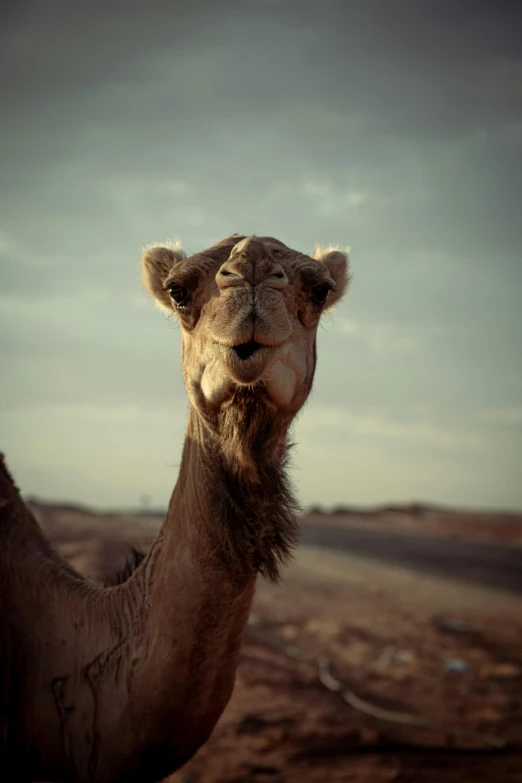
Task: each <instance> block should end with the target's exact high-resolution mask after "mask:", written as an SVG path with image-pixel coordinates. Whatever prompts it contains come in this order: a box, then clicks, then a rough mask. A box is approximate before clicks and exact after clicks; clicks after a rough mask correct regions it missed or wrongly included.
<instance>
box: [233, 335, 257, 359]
mask: <svg viewBox="0 0 522 783" xmlns="http://www.w3.org/2000/svg"><path fill="white" fill-rule="evenodd" d="M259 348H261V344H260V343H258V342H256V341H255V340H249V341H248V342H247V343H241V345H233V346H232V349H233V350H234V351H235V353H236V356H237V357H238V359H241V361H244V360H245V359H250V357H251V356H252V354H254V353H255V352H256V351H258V350H259Z"/></svg>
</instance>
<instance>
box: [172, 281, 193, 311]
mask: <svg viewBox="0 0 522 783" xmlns="http://www.w3.org/2000/svg"><path fill="white" fill-rule="evenodd" d="M168 291H169V294H170V298H171V299H172V301H173V302H174V304H175V305H176V307H177V308H178V310H185V309H186V307H187V304H188V299H189V296H190V294H189V290H188V288H185V286H184V285H178V284H175V285H171V286H170V287H169V289H168Z"/></svg>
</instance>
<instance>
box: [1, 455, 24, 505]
mask: <svg viewBox="0 0 522 783" xmlns="http://www.w3.org/2000/svg"><path fill="white" fill-rule="evenodd" d="M13 489H14V490H16V492H19V491H20V490H19V489H18V487H17V486H16V484H15V480H14V478H13V477H12V476H11V474H10V473H9V470H8V468H7V465H6V462H5V456H4V455H3V454H2V452H0V504H1V505H5V499H6V494H5V491H6V490H8V494H7V497H9V496H10V495H12V492H13ZM2 500H4V502H2Z"/></svg>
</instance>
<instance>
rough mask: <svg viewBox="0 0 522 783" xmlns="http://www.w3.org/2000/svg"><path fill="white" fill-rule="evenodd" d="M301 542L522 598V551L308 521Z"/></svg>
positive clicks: (508, 547)
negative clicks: (500, 590) (519, 595)
mask: <svg viewBox="0 0 522 783" xmlns="http://www.w3.org/2000/svg"><path fill="white" fill-rule="evenodd" d="M301 530H302V541H303V543H306V544H308V545H313V546H321V547H328V548H329V549H335V550H342V551H346V552H348V553H350V554H352V555H363V556H364V557H366V558H371V559H375V560H378V561H381V562H383V561H384V562H386V563H390V564H395V565H400V566H405V567H407V568H411V569H414V570H415V571H418V572H424V573H431V574H436V575H438V576H446V577H450V578H451V579H458V580H461V581H464V582H468V583H474V584H479V585H483V586H487V587H494V588H498V589H503V590H509V591H510V592H513V593H518V594H520V593H522V548H520V547H514V546H509V545H507V544H500V543H484V542H477V541H451V540H447V539H444V538H440V537H435V536H428V535H424V534H423V535H415V534H410V533H400V532H395V531H394V532H388V531H386V530H382V529H380V530H375V529H372V530H364V529H362V528H361V527H360V526H357V527H351V526H349V525H347V526H340V525H332V524H328V522H317V523H316V522H313V521H307V522H305V523H304V524H303V525H302V528H301Z"/></svg>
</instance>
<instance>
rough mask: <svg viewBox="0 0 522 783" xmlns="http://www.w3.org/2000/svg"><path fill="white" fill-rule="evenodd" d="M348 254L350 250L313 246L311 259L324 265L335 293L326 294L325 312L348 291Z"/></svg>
mask: <svg viewBox="0 0 522 783" xmlns="http://www.w3.org/2000/svg"><path fill="white" fill-rule="evenodd" d="M349 254H350V248H347V249H346V251H343V250H339V248H336V247H320V246H319V245H316V246H315V251H314V255H313V257H314V258H315V260H316V261H320V262H321V263H322V264H325V265H326V268H327V269H328V271H329V272H330V277H331V278H332V280H333V281H334V283H335V291H330V293H329V294H328V299H327V300H326V307H325V310H329V309H330V308H331V307H333V306H334V305H335V304H337V302H338V301H339V300H340V299H342V297H343V296H344V294H345V293H346V291H347V289H348V286H349V284H350V268H349Z"/></svg>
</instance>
